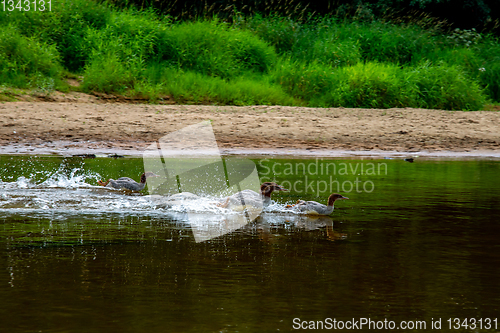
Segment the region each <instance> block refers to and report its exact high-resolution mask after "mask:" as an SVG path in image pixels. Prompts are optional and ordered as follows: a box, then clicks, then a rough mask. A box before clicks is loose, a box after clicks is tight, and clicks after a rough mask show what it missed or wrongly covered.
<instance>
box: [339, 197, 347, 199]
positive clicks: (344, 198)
mask: <svg viewBox="0 0 500 333" xmlns="http://www.w3.org/2000/svg"><path fill="white" fill-rule="evenodd" d="M339 199H349V198H348V197H342V198H339Z"/></svg>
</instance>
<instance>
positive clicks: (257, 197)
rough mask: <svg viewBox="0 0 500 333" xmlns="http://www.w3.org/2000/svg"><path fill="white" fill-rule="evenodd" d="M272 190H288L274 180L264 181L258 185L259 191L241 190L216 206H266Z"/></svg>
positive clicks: (269, 201) (269, 202) (268, 203)
mask: <svg viewBox="0 0 500 333" xmlns="http://www.w3.org/2000/svg"><path fill="white" fill-rule="evenodd" d="M274 191H288V190H287V189H286V188H284V187H283V186H281V185H278V184H276V183H274V182H265V183H262V185H261V186H260V193H257V192H255V191H252V190H243V191H240V192H237V193H235V194H233V195H231V196H230V197H228V198H227V199H226V200H225V201H224V202H222V203H220V204H218V205H217V206H219V207H222V208H228V209H234V208H235V207H242V206H253V207H261V206H262V207H267V206H269V205H270V204H271V194H272V193H273V192H274ZM242 201H243V202H242ZM242 203H243V205H242Z"/></svg>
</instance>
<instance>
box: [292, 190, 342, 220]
mask: <svg viewBox="0 0 500 333" xmlns="http://www.w3.org/2000/svg"><path fill="white" fill-rule="evenodd" d="M341 199H349V198H347V197H344V196H342V195H340V194H337V193H333V194H330V196H329V197H328V202H327V205H323V204H320V203H319V202H316V201H304V200H297V203H296V204H295V205H288V206H287V208H292V209H293V210H296V211H299V212H301V213H304V214H308V215H330V214H331V213H332V212H333V204H334V202H335V200H341Z"/></svg>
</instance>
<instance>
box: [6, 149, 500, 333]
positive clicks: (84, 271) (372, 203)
mask: <svg viewBox="0 0 500 333" xmlns="http://www.w3.org/2000/svg"><path fill="white" fill-rule="evenodd" d="M255 162H256V164H257V166H258V170H259V173H260V176H261V178H262V180H263V181H266V180H270V179H275V180H276V181H277V182H279V183H286V182H288V183H287V186H288V187H289V188H290V189H291V191H290V192H288V193H280V194H278V195H274V196H273V199H275V201H276V203H275V205H273V207H272V208H271V209H268V210H265V211H264V212H263V213H262V214H261V216H260V217H259V218H258V219H257V220H256V221H254V222H252V223H249V224H247V225H245V226H244V227H242V228H240V229H238V230H235V231H233V232H230V233H227V234H225V235H223V236H220V237H216V238H212V239H210V240H208V241H204V242H196V241H195V238H194V236H193V225H191V224H190V222H192V221H190V219H189V218H188V216H187V215H186V211H185V210H183V209H180V208H179V207H177V208H172V209H164V208H158V207H156V206H154V205H152V204H151V202H150V201H148V200H147V199H146V198H145V197H144V196H143V195H127V194H124V193H122V192H118V191H108V190H106V189H103V188H99V187H97V186H96V182H97V180H98V179H104V178H107V177H115V178H116V177H119V176H131V177H133V178H137V179H138V176H139V175H140V173H141V172H142V161H141V160H140V159H133V158H126V159H109V158H97V159H79V158H59V157H46V156H38V157H37V156H31V157H23V156H2V157H0V165H1V168H0V255H1V258H2V259H1V267H0V299H1V300H2V302H1V303H0V319H1V320H0V328H2V331H6V332H31V331H42V332H89V331H95V332H115V331H116V332H268V331H277V330H280V331H291V330H293V327H294V318H300V320H301V321H321V320H323V321H324V320H325V319H326V318H332V319H333V318H336V319H337V320H350V319H353V318H355V319H359V318H370V319H371V320H384V319H386V318H387V319H388V320H392V321H395V322H397V323H399V322H400V321H410V320H421V321H426V322H427V327H426V329H425V330H419V331H432V330H431V321H432V320H436V319H437V318H441V319H442V325H443V328H447V323H446V321H447V319H448V318H462V319H464V318H476V319H481V318H491V319H494V318H497V317H498V314H499V313H500V311H499V310H500V306H499V304H500V282H499V280H500V279H499V277H500V265H499V263H500V242H499V241H498V239H499V236H500V224H499V219H498V217H499V216H500V208H499V207H500V205H499V201H500V190H499V189H500V178H499V177H498V174H499V171H500V163H499V162H498V161H487V160H481V161H451V160H444V161H438V160H419V159H417V160H416V161H415V163H408V162H405V161H403V160H334V159H332V160H320V161H319V162H318V161H317V160H298V159H281V160H280V159H265V160H255ZM326 163H333V164H330V169H329V170H328V172H326V170H323V171H321V170H319V169H317V170H316V171H315V170H314V164H316V165H317V166H320V167H321V165H323V166H325V165H326ZM342 163H344V164H345V166H346V167H347V173H345V170H344V172H341V169H342V168H343V167H344V166H343V165H341V164H342ZM370 163H371V164H373V165H374V166H375V169H370V168H371V167H372V165H370ZM297 165H298V167H297ZM302 165H303V166H305V168H306V172H302V170H303V167H302ZM333 165H335V166H336V168H337V169H336V170H335V172H333V169H332V167H333ZM356 165H357V166H356ZM361 165H363V170H362V171H361ZM384 165H385V166H384ZM379 166H382V167H381V169H380V170H379V169H378V167H379ZM273 167H274V170H273ZM325 167H326V166H325ZM307 168H309V169H308V170H307ZM306 176H307V181H306V179H305V177H306ZM322 181H324V182H326V183H321V182H322ZM335 181H338V183H337V182H335ZM356 181H358V183H357V184H358V187H359V186H361V187H362V185H363V184H365V185H366V186H365V189H362V188H361V190H360V189H359V188H358V191H356V189H355V187H353V188H352V189H350V188H349V187H348V186H349V182H350V183H351V184H353V185H356V183H355V182H356ZM368 182H371V183H368ZM324 184H326V186H327V189H326V190H325V191H320V192H318V189H320V190H322V189H323V188H324ZM337 184H339V186H342V184H344V190H345V191H342V188H340V192H341V193H342V194H344V195H347V196H348V197H349V198H350V200H346V201H342V202H339V203H336V209H335V211H334V213H333V214H332V216H331V217H323V218H308V217H303V216H298V215H296V214H290V213H285V212H283V208H284V206H285V204H288V203H293V202H295V201H296V200H297V199H299V198H303V199H308V200H318V201H321V202H326V198H327V197H328V194H329V193H328V192H329V191H330V188H329V187H330V185H331V186H332V187H333V189H334V190H335V191H336V190H337V189H336V188H335V187H336V186H337ZM371 184H373V186H371ZM318 186H319V188H318ZM144 194H147V193H146V192H145V193H144ZM197 214H198V216H200V219H206V220H207V221H208V220H210V219H214V215H215V216H217V214H218V211H216V210H215V211H211V212H202V211H201V212H197ZM215 222H217V219H215ZM434 331H435V330H434ZM453 331H455V332H456V331H474V332H483V331H484V332H492V331H498V329H497V330H492V329H489V330H486V329H484V327H483V329H482V330H481V329H474V330H472V329H471V328H470V327H469V328H467V329H466V328H465V327H461V329H460V330H453Z"/></svg>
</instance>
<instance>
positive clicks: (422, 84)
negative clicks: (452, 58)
mask: <svg viewBox="0 0 500 333" xmlns="http://www.w3.org/2000/svg"><path fill="white" fill-rule="evenodd" d="M406 74H409V76H411V78H412V79H411V81H410V82H409V83H407V85H414V87H415V89H414V91H415V92H416V93H417V96H416V98H415V99H416V104H415V105H410V106H418V107H424V108H432V109H444V110H481V108H482V106H483V105H484V104H485V103H486V98H485V95H484V93H483V89H482V88H481V87H480V86H479V84H478V83H477V82H476V81H475V80H473V79H470V78H469V77H467V75H465V73H464V71H463V69H462V68H461V67H458V66H450V65H447V64H445V63H441V64H439V65H436V66H431V65H430V64H429V62H425V63H423V64H421V65H419V66H416V67H415V68H412V69H409V70H407V71H406Z"/></svg>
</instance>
